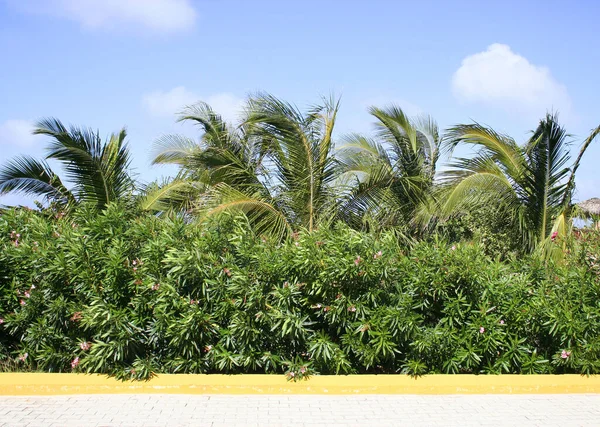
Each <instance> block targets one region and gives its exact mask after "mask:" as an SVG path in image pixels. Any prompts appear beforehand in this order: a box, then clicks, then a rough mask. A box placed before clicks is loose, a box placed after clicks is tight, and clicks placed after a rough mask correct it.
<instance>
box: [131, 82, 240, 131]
mask: <svg viewBox="0 0 600 427" xmlns="http://www.w3.org/2000/svg"><path fill="white" fill-rule="evenodd" d="M198 101H204V102H206V103H207V104H208V105H210V106H211V107H212V109H213V110H214V111H215V112H216V113H218V114H220V115H221V116H222V117H223V118H224V119H225V120H226V121H228V122H231V123H235V122H236V121H237V119H239V115H240V113H241V111H242V108H243V104H244V100H243V99H242V98H239V97H237V96H235V95H233V94H231V93H228V92H223V93H217V94H213V95H209V96H200V95H197V94H196V93H194V92H192V91H190V90H188V89H186V88H185V87H184V86H177V87H174V88H173V89H171V90H168V91H160V90H158V91H154V92H151V93H148V94H146V95H144V97H143V98H142V105H143V107H144V109H145V110H146V111H147V112H148V113H149V114H151V115H153V116H155V117H173V116H174V115H176V114H177V113H179V112H181V110H183V109H184V108H185V107H186V106H188V105H191V104H194V103H196V102H198Z"/></svg>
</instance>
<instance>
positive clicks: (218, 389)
mask: <svg viewBox="0 0 600 427" xmlns="http://www.w3.org/2000/svg"><path fill="white" fill-rule="evenodd" d="M102 393H153V394H158V393H169V394H176V393H181V394H490V393H491V394H496V393H497V394H500V393H502V394H506V393H514V394H524V393H536V394H537V393H541V394H543V393H600V377H595V376H594V377H583V376H580V375H427V376H424V377H420V378H410V377H408V376H404V375H348V376H341V375H340V376H314V377H312V378H310V379H309V380H305V381H298V382H288V381H287V380H286V379H285V377H284V376H283V375H159V376H157V377H155V378H153V379H152V380H150V381H145V382H143V381H142V382H131V381H128V382H122V381H118V380H115V379H114V378H108V377H106V376H102V375H85V374H43V373H42V374H39V373H2V374H0V394H1V395H60V394H102Z"/></svg>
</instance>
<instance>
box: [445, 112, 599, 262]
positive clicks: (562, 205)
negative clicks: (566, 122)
mask: <svg viewBox="0 0 600 427" xmlns="http://www.w3.org/2000/svg"><path fill="white" fill-rule="evenodd" d="M598 133H600V127H598V128H596V129H595V130H594V131H593V132H592V133H591V134H590V136H589V137H588V138H586V140H585V141H584V143H583V145H582V147H581V150H580V153H579V156H578V157H577V159H576V161H575V162H574V163H573V164H572V165H571V166H568V162H569V160H570V156H569V151H568V142H567V138H568V135H567V134H566V132H565V130H564V128H563V127H561V126H560V125H559V123H558V119H557V116H556V115H551V114H548V115H546V117H545V118H544V119H543V120H541V121H540V123H539V125H538V127H537V129H536V130H535V131H534V132H533V133H532V136H531V137H530V138H529V140H528V141H527V142H526V144H525V145H524V146H519V145H518V144H517V143H516V142H515V141H514V140H513V139H512V138H510V137H508V136H506V135H501V134H499V133H497V132H495V131H494V130H493V129H490V128H488V127H485V126H482V125H480V124H477V123H474V124H469V125H458V126H455V127H453V128H451V129H449V131H448V134H447V139H446V145H447V147H448V148H450V149H451V150H452V149H454V148H455V147H457V146H458V145H461V144H468V145H471V146H473V147H475V148H476V149H477V150H478V152H477V154H476V155H475V156H474V157H472V158H458V159H456V160H454V161H453V162H452V163H451V167H452V169H451V170H448V171H446V172H444V174H443V182H444V188H443V191H442V193H441V194H442V195H443V196H442V197H441V198H440V211H441V213H442V214H443V215H450V214H452V213H455V212H457V211H460V210H461V209H462V210H464V209H476V208H477V207H478V206H481V205H482V204H493V205H494V206H498V207H499V208H501V209H504V210H505V211H506V212H507V213H508V214H510V215H511V216H512V218H513V220H514V226H515V227H518V228H519V230H520V235H521V240H522V241H521V243H522V244H523V246H524V248H525V249H526V250H528V251H532V250H533V249H535V248H537V247H543V246H545V245H546V244H547V243H548V242H549V241H551V240H554V238H556V237H557V236H558V235H564V234H565V233H566V232H567V228H568V227H567V224H568V222H569V219H570V217H571V210H572V197H573V192H574V190H575V173H576V171H577V168H578V167H579V163H580V162H581V159H582V157H583V154H584V153H585V151H586V150H587V148H588V147H589V145H590V144H591V142H592V141H593V140H594V138H595V137H596V136H597V135H598ZM554 233H556V234H554ZM546 246H547V245H546Z"/></svg>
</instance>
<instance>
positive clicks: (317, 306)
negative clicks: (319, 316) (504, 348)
mask: <svg viewBox="0 0 600 427" xmlns="http://www.w3.org/2000/svg"><path fill="white" fill-rule="evenodd" d="M321 307H323V306H322V305H321V303H318V304H317V305H315V308H321Z"/></svg>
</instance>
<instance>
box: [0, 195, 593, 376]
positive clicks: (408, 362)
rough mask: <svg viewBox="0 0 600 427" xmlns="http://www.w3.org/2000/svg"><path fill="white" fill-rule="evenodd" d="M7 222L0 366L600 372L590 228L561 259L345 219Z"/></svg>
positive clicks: (136, 217)
mask: <svg viewBox="0 0 600 427" xmlns="http://www.w3.org/2000/svg"><path fill="white" fill-rule="evenodd" d="M96 209H98V208H97V207H96V205H95V204H91V205H86V204H80V205H79V206H78V207H77V208H76V209H74V210H73V211H71V212H70V213H68V214H64V213H63V212H62V211H60V210H52V209H45V210H41V211H33V210H27V209H9V210H6V211H4V212H3V213H2V215H1V217H0V247H1V251H0V319H1V320H0V322H1V324H0V358H1V363H2V366H3V368H4V369H5V370H40V371H47V372H68V371H85V372H98V373H108V374H111V375H115V376H117V377H120V378H136V379H145V378H148V377H150V376H152V375H153V374H155V373H163V372H173V373H179V372H181V373H183V372H189V373H200V372H207V373H211V372H213V373H214V372H220V373H240V372H245V373H263V372H266V373H285V374H286V375H287V376H288V377H289V378H293V379H299V378H303V377H306V376H309V375H311V374H317V373H320V374H334V373H400V372H403V373H408V374H411V375H420V374H425V373H584V374H591V373H598V372H599V371H600V303H599V301H600V259H599V258H600V234H599V233H598V232H593V231H585V232H579V233H578V234H576V235H574V236H573V237H572V238H571V239H569V240H561V238H560V237H555V238H554V240H553V244H554V245H555V246H556V247H557V248H558V249H559V250H561V251H563V252H564V254H565V258H564V259H563V260H562V261H561V262H560V263H556V264H554V263H553V262H551V261H543V260H541V259H540V258H535V257H531V258H520V259H519V260H518V261H511V260H510V259H509V260H505V261H500V260H495V259H492V258H490V257H488V256H487V255H486V254H485V251H484V247H483V246H481V245H480V244H475V243H467V242H465V241H462V242H451V241H446V240H437V239H434V238H432V239H430V240H429V241H413V240H410V239H408V238H406V237H403V236H401V235H399V234H397V233H394V232H393V231H388V232H383V233H382V234H376V233H366V232H361V231H356V230H353V229H351V228H349V227H348V226H347V225H344V224H342V223H339V224H338V225H336V226H333V227H329V228H328V227H322V228H318V229H316V230H313V231H311V232H308V231H302V232H299V233H294V234H292V235H291V236H290V237H289V238H287V239H286V240H285V241H283V242H281V241H279V240H276V239H274V238H272V237H268V236H261V235H256V234H255V233H254V231H252V230H253V228H252V227H251V226H250V225H249V224H248V220H247V218H246V217H244V216H237V215H220V216H218V217H214V218H212V219H211V220H210V221H209V222H206V223H202V224H201V223H198V222H196V221H195V220H193V219H191V218H189V217H185V216H181V215H173V216H162V217H157V216H153V215H149V214H147V213H142V212H136V210H135V209H132V208H131V206H129V207H124V206H122V205H120V204H115V203H110V204H108V206H107V207H106V208H105V209H104V210H101V211H96Z"/></svg>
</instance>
